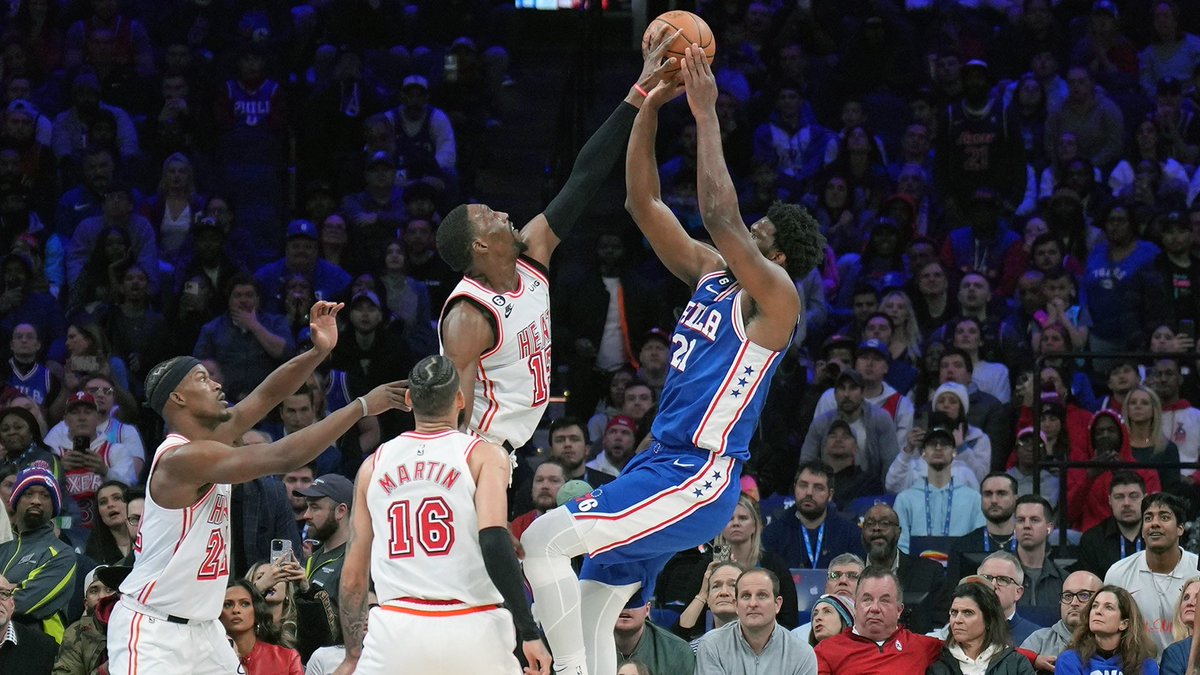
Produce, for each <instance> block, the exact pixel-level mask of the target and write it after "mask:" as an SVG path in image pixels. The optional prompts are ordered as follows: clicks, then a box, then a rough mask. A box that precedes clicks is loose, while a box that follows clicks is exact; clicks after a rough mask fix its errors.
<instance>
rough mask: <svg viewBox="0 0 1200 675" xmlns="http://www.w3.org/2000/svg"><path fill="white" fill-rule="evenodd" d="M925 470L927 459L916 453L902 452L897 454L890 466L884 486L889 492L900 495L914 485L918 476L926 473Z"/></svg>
mask: <svg viewBox="0 0 1200 675" xmlns="http://www.w3.org/2000/svg"><path fill="white" fill-rule="evenodd" d="M925 472H926V465H925V460H923V459H921V458H920V457H918V456H916V455H910V454H908V453H906V452H901V453H900V454H898V455H896V459H893V460H892V465H891V466H889V467H888V470H887V477H886V478H885V479H884V481H883V487H884V488H886V489H887V491H888V492H889V493H891V494H894V495H898V494H900V493H901V492H904V491H905V490H907V489H908V488H910V487H912V484H913V482H914V481H916V477H917V476H919V475H924V474H925Z"/></svg>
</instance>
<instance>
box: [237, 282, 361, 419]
mask: <svg viewBox="0 0 1200 675" xmlns="http://www.w3.org/2000/svg"><path fill="white" fill-rule="evenodd" d="M344 306H345V305H344V304H342V303H340V302H336V303H335V302H324V301H318V302H317V303H316V304H314V305H313V306H312V309H310V310H309V311H308V317H309V323H308V327H309V330H310V331H312V343H313V347H312V349H310V350H308V351H306V352H304V353H303V354H299V355H297V356H295V357H293V358H292V359H291V360H289V361H288V362H287V363H285V364H283V365H282V366H280V367H278V368H276V369H275V371H274V372H272V373H271V374H270V375H268V376H267V379H265V380H263V381H262V384H260V385H258V386H257V387H255V388H254V391H252V392H250V394H249V395H248V396H247V397H246V398H244V399H242V401H241V402H239V403H238V404H237V405H235V406H233V407H232V408H230V409H229V413H230V415H231V417H230V419H229V421H227V422H225V423H224V424H222V425H221V428H220V429H219V432H220V434H219V440H221V441H223V442H225V443H233V442H234V441H236V440H237V439H239V438H241V437H242V434H244V433H246V432H247V431H249V430H250V429H252V428H253V427H254V425H256V424H258V423H259V422H260V421H261V420H262V419H263V418H264V417H266V416H267V415H268V414H269V413H270V412H271V411H272V410H274V409H275V407H276V406H278V405H279V404H280V403H282V402H283V399H285V398H287V397H288V396H291V395H292V394H294V393H296V391H297V390H298V389H300V387H302V386H303V385H304V383H305V382H306V381H307V380H308V376H309V375H312V373H313V371H314V370H316V369H317V366H319V365H321V363H322V362H323V361H324V360H325V359H326V358H327V357H328V356H329V353H330V352H332V351H333V348H334V347H335V346H337V339H338V331H337V314H338V312H340V311H341V310H342V308H343V307H344Z"/></svg>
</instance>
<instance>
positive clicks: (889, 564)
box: [862, 504, 944, 633]
mask: <svg viewBox="0 0 1200 675" xmlns="http://www.w3.org/2000/svg"><path fill="white" fill-rule="evenodd" d="M899 543H900V517H899V516H897V515H896V511H895V510H894V509H892V507H890V506H888V505H887V504H876V505H875V506H872V507H871V508H870V509H868V510H867V514H866V516H864V517H863V521H862V544H863V549H864V550H865V551H866V552H867V565H868V566H869V567H883V568H885V569H890V570H895V572H896V576H898V577H899V578H900V585H901V586H902V587H903V588H904V594H905V597H906V600H907V599H909V598H911V599H912V601H906V602H905V603H904V604H905V605H906V606H907V607H908V608H910V609H909V612H908V616H907V617H905V621H904V623H905V625H907V626H908V627H909V628H910V629H912V630H914V631H917V632H922V633H923V632H926V631H928V630H931V629H932V628H933V627H934V625H933V624H932V623H931V622H929V621H928V618H929V616H930V612H928V611H924V610H925V608H926V607H927V605H928V604H930V603H932V602H933V600H934V598H935V597H936V593H935V591H936V590H937V588H938V587H939V586H940V585H941V583H942V576H943V572H944V571H943V569H942V566H941V565H939V564H938V563H936V562H934V561H932V560H929V559H927V558H921V557H919V556H913V555H909V554H907V553H904V552H903V551H901V550H900V548H899ZM926 624H929V625H926Z"/></svg>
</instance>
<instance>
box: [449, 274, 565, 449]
mask: <svg viewBox="0 0 1200 675" xmlns="http://www.w3.org/2000/svg"><path fill="white" fill-rule="evenodd" d="M517 276H518V277H519V281H518V283H517V289H516V290H515V291H512V292H510V293H497V292H495V291H493V290H490V289H488V288H485V287H483V286H482V285H481V284H480V283H479V282H477V281H475V280H474V279H471V278H469V277H463V279H462V281H460V282H458V286H456V287H455V288H454V291H453V292H452V293H451V294H450V298H449V299H448V300H446V308H449V307H450V306H451V305H453V304H454V303H455V302H456V301H459V300H461V299H463V298H466V299H468V300H469V301H471V302H472V303H473V304H474V305H475V306H477V307H479V308H480V310H481V311H483V312H484V314H485V315H487V316H489V317H490V318H491V323H492V325H493V328H494V329H495V331H496V342H495V344H494V345H493V346H492V348H491V349H489V350H488V351H486V352H484V353H483V355H482V356H480V357H479V367H478V370H477V372H476V375H475V400H474V404H473V406H472V410H471V411H470V412H471V424H470V428H471V431H474V432H475V433H477V434H479V435H480V436H482V437H483V438H485V439H487V440H489V441H491V442H492V443H495V444H497V445H501V444H503V443H504V442H505V441H507V442H508V443H509V445H511V446H512V447H513V448H519V447H521V446H522V445H525V443H526V441H528V440H529V438H530V437H531V436H533V431H534V429H536V428H537V425H538V422H540V421H541V419H542V413H543V412H544V411H545V409H546V402H547V401H548V400H549V398H550V284H549V283H548V282H547V280H546V274H545V272H544V271H543V270H542V268H541V267H539V266H537V264H536V263H533V262H531V261H529V260H527V259H525V258H521V259H519V260H517ZM445 318H446V309H443V310H442V317H441V319H442V320H441V321H439V322H438V323H439V325H444V323H443V322H444V320H445ZM440 338H441V339H442V341H443V344H444V342H445V336H444V335H442V336H440ZM442 352H443V353H445V347H443V348H442Z"/></svg>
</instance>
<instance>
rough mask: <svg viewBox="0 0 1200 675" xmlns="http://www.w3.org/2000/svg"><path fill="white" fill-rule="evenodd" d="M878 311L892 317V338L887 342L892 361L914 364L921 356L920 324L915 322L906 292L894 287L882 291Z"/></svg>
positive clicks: (911, 305)
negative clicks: (885, 291)
mask: <svg viewBox="0 0 1200 675" xmlns="http://www.w3.org/2000/svg"><path fill="white" fill-rule="evenodd" d="M879 311H881V312H883V313H884V314H887V315H888V316H889V317H891V319H892V325H893V326H894V327H895V328H894V329H893V330H892V339H891V341H890V342H888V351H890V352H891V354H892V361H893V362H894V361H895V360H896V359H904V360H905V361H908V362H909V363H910V364H912V365H914V366H915V365H916V364H917V362H918V359H920V358H921V325H920V324H919V323H917V315H916V314H915V313H914V312H913V304H912V300H911V299H910V298H909V297H908V293H905V292H904V291H902V290H900V289H895V290H891V291H888V292H887V293H884V295H883V297H882V298H881V299H880V300H879Z"/></svg>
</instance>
